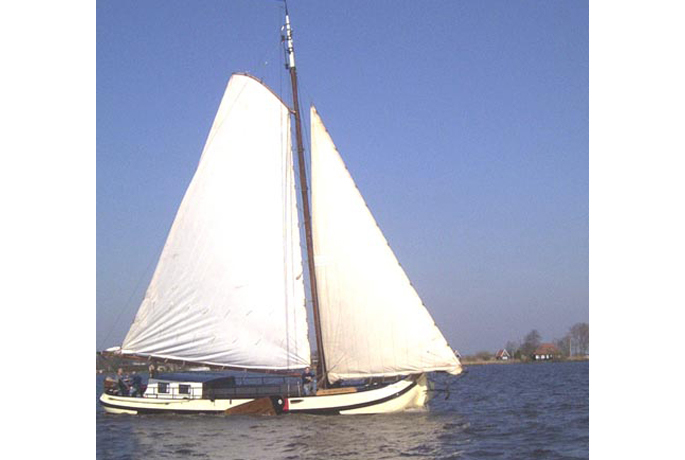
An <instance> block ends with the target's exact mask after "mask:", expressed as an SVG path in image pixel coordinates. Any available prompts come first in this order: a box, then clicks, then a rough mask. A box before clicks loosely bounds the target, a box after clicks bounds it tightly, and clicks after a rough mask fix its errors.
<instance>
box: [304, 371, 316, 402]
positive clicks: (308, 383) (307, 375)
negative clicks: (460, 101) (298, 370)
mask: <svg viewBox="0 0 685 460" xmlns="http://www.w3.org/2000/svg"><path fill="white" fill-rule="evenodd" d="M302 388H303V389H304V394H305V395H311V394H313V393H314V374H312V371H311V370H310V369H309V368H308V367H306V368H305V369H304V372H303V373H302Z"/></svg>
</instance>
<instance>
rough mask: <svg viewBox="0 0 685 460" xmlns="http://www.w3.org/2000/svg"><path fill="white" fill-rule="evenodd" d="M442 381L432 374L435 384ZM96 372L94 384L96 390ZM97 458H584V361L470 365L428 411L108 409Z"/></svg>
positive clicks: (100, 422)
mask: <svg viewBox="0 0 685 460" xmlns="http://www.w3.org/2000/svg"><path fill="white" fill-rule="evenodd" d="M445 378H446V377H444V376H437V378H436V380H438V386H440V384H441V383H442V380H444V379H445ZM101 385H102V376H99V378H98V381H97V387H98V388H97V389H98V396H99V390H100V389H101V388H102V387H101ZM97 454H98V458H102V459H109V458H112V459H116V458H122V459H124V458H134V459H135V458H141V459H142V458H145V459H158V458H208V459H210V458H211V459H215V458H226V459H245V460H249V459H260V460H261V459H328V458H347V459H357V458H363V459H396V458H404V457H417V458H435V459H457V458H459V459H468V458H486V457H487V458H489V457H492V458H507V459H508V458H511V459H514V458H521V459H530V458H541V459H542V458H544V459H549V458H551V459H554V458H588V365H587V363H555V364H550V363H545V364H531V365H502V366H474V367H472V368H471V369H470V372H469V374H468V376H466V377H465V378H463V379H460V380H458V381H456V382H454V383H453V384H452V385H451V395H450V398H449V399H447V400H446V399H445V398H444V394H442V393H440V394H438V396H436V398H435V399H434V400H433V401H431V404H430V410H429V411H428V410H421V411H411V412H406V413H401V414H389V415H367V416H314V415H283V416H277V417H254V416H232V417H227V416H221V415H219V416H217V415H187V416H179V415H142V416H129V415H108V414H105V413H104V412H103V411H102V409H101V408H99V407H98V409H97Z"/></svg>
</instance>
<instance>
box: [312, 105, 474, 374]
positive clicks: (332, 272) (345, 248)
mask: <svg viewBox="0 0 685 460" xmlns="http://www.w3.org/2000/svg"><path fill="white" fill-rule="evenodd" d="M311 132H312V147H311V148H312V160H311V168H312V226H313V236H314V254H315V263H316V277H317V284H318V293H319V309H320V315H321V330H322V335H323V343H324V351H325V358H326V366H327V370H328V377H329V380H330V381H331V382H335V381H337V380H340V379H354V378H364V377H369V376H393V375H401V374H408V373H420V372H427V371H439V370H443V371H448V372H451V373H455V374H456V373H459V372H461V365H460V363H459V360H458V359H457V357H456V356H455V354H454V352H453V351H452V349H451V348H450V346H449V345H448V344H447V341H446V340H445V338H444V337H443V335H442V333H441V332H440V331H439V330H438V328H437V326H436V325H435V323H434V321H433V318H432V317H431V316H430V313H429V312H428V311H427V310H426V308H425V307H424V306H423V304H422V302H421V299H420V298H419V296H418V294H417V293H416V291H415V290H414V288H413V287H412V285H411V283H410V281H409V279H408V278H407V275H406V274H405V273H404V270H403V269H402V267H401V266H400V265H399V263H398V261H397V259H396V258H395V255H394V254H393V252H392V250H391V249H390V247H389V246H388V243H387V241H386V240H385V237H384V236H383V234H382V233H381V230H380V229H379V228H378V225H377V224H376V221H375V220H374V218H373V216H372V215H371V212H370V211H369V209H368V208H367V206H366V203H365V202H364V199H363V198H362V196H361V194H360V193H359V190H358V189H357V187H356V185H355V183H354V181H353V180H352V177H351V176H350V174H349V172H348V171H347V169H346V167H345V165H344V163H343V161H342V158H341V157H340V155H339V154H338V152H337V150H336V148H335V145H334V144H333V141H332V139H331V138H330V136H329V135H328V132H327V131H326V128H325V127H324V125H323V123H322V121H321V119H320V118H319V116H318V114H317V112H316V110H315V109H314V108H312V110H311Z"/></svg>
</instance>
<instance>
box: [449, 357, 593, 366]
mask: <svg viewBox="0 0 685 460" xmlns="http://www.w3.org/2000/svg"><path fill="white" fill-rule="evenodd" d="M576 361H590V358H589V357H588V356H574V357H573V358H564V359H547V360H539V361H535V360H532V359H527V360H521V359H504V360H503V359H491V360H487V361H481V360H476V361H468V360H464V359H462V360H461V364H462V365H463V366H483V365H488V364H540V363H568V362H576Z"/></svg>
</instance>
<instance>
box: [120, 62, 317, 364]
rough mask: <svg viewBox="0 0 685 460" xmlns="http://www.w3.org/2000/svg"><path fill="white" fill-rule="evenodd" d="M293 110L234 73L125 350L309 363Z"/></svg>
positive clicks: (203, 359)
mask: <svg viewBox="0 0 685 460" xmlns="http://www.w3.org/2000/svg"><path fill="white" fill-rule="evenodd" d="M292 164H293V162H292V149H291V142H290V112H289V109H288V107H287V106H286V105H284V104H283V102H282V101H281V100H280V99H279V98H278V97H277V96H275V95H274V94H273V93H272V92H271V91H270V90H269V89H267V88H266V87H265V86H263V85H262V84H261V83H259V82H258V81H256V80H255V79H253V78H252V77H249V76H246V75H233V76H232V77H231V79H230V81H229V83H228V87H227V89H226V92H225V94H224V97H223V99H222V101H221V105H220V107H219V111H218V113H217V115H216V118H215V120H214V124H213V126H212V128H211V131H210V133H209V136H208V139H207V142H206V144H205V148H204V151H203V153H202V157H201V159H200V163H199V165H198V168H197V171H196V172H195V176H194V177H193V179H192V181H191V183H190V186H189V187H188V190H187V191H186V194H185V196H184V198H183V201H182V203H181V206H180V208H179V210H178V213H177V215H176V218H175V220H174V223H173V225H172V227H171V231H170V233H169V236H168V239H167V241H166V244H165V246H164V249H163V251H162V254H161V256H160V259H159V262H158V265H157V268H156V270H155V273H154V275H153V278H152V281H151V283H150V286H149V287H148V289H147V292H146V295H145V298H144V300H143V302H142V304H141V306H140V309H139V311H138V313H137V315H136V318H135V321H134V323H133V325H132V326H131V329H130V330H129V332H128V335H127V336H126V339H125V340H124V343H123V345H122V352H123V353H124V354H135V355H140V356H149V357H157V358H165V359H174V360H183V361H188V362H196V363H205V364H212V365H218V366H229V367H236V368H244V369H254V370H285V369H296V368H303V367H305V366H308V365H309V362H310V349H309V341H308V332H307V319H306V310H305V300H304V282H303V277H302V256H301V253H300V237H299V227H298V217H297V207H296V195H295V185H294V174H293V169H292Z"/></svg>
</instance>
